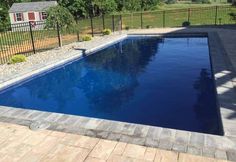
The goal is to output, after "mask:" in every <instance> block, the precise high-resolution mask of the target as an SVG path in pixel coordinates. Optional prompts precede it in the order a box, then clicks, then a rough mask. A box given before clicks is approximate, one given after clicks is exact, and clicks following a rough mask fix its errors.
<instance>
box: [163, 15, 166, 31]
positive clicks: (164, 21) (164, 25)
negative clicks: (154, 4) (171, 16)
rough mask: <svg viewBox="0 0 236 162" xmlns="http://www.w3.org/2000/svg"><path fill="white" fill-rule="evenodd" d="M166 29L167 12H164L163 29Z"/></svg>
mask: <svg viewBox="0 0 236 162" xmlns="http://www.w3.org/2000/svg"><path fill="white" fill-rule="evenodd" d="M164 27H166V11H163V28H164Z"/></svg>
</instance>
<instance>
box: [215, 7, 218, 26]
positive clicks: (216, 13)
mask: <svg viewBox="0 0 236 162" xmlns="http://www.w3.org/2000/svg"><path fill="white" fill-rule="evenodd" d="M217 17H218V6H216V12H215V25H217Z"/></svg>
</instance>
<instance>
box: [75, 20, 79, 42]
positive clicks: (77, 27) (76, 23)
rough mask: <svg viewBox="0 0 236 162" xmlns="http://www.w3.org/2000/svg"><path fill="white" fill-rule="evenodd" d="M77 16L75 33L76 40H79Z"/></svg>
mask: <svg viewBox="0 0 236 162" xmlns="http://www.w3.org/2000/svg"><path fill="white" fill-rule="evenodd" d="M78 24H79V23H78V18H76V34H77V41H78V42H79V39H80V37H79V30H78V28H79V26H78Z"/></svg>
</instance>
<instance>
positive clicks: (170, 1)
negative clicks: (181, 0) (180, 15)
mask: <svg viewBox="0 0 236 162" xmlns="http://www.w3.org/2000/svg"><path fill="white" fill-rule="evenodd" d="M175 3H176V0H167V1H166V4H175Z"/></svg>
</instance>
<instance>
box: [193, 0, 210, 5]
mask: <svg viewBox="0 0 236 162" xmlns="http://www.w3.org/2000/svg"><path fill="white" fill-rule="evenodd" d="M193 2H194V3H199V4H200V3H202V4H210V3H211V0H193Z"/></svg>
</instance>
